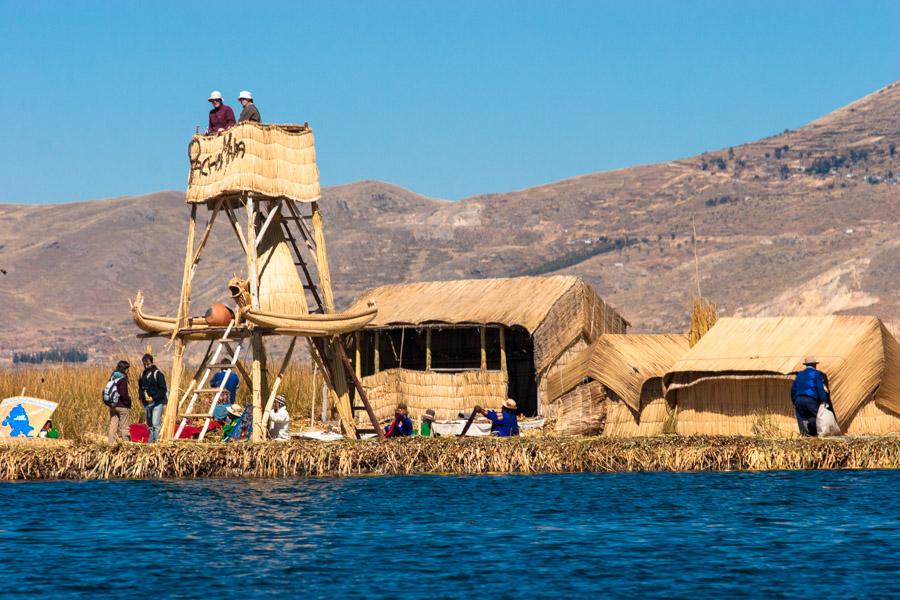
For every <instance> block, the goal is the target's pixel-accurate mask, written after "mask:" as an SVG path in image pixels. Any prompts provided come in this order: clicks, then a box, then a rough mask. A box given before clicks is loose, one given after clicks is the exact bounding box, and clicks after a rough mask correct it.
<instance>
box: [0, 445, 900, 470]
mask: <svg viewBox="0 0 900 600" xmlns="http://www.w3.org/2000/svg"><path fill="white" fill-rule="evenodd" d="M898 466H900V439H898V438H896V437H890V438H834V439H827V440H820V439H814V438H813V439H796V440H766V439H760V438H747V437H741V438H735V437H732V438H722V437H677V436H665V437H655V438H633V439H609V438H597V437H592V438H586V437H560V438H549V437H548V438H518V439H498V438H464V439H459V438H438V439H434V438H430V439H429V438H407V439H398V440H370V441H355V440H352V441H340V442H329V443H322V442H315V441H307V440H304V441H299V440H297V441H291V442H284V443H279V442H265V443H259V444H247V443H238V444H219V443H217V444H198V443H193V442H181V443H177V442H169V443H163V444H156V445H146V444H131V443H128V444H119V445H118V446H106V445H102V444H90V443H84V442H71V443H67V442H59V443H55V444H53V443H45V444H39V445H22V444H18V445H9V446H5V447H0V480H7V481H10V480H27V479H35V480H36V479H158V478H195V477H253V478H264V477H301V476H315V477H321V476H350V475H373V474H374V475H409V474H428V473H434V474H482V473H575V472H635V471H739V470H740V471H763V470H802V469H895V468H898Z"/></svg>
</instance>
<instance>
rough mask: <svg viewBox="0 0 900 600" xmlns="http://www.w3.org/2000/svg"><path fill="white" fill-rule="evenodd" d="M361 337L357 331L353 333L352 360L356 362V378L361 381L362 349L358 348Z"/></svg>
mask: <svg viewBox="0 0 900 600" xmlns="http://www.w3.org/2000/svg"><path fill="white" fill-rule="evenodd" d="M361 337H362V336H360V335H359V332H358V331H354V332H353V346H354V359H355V360H356V365H355V367H356V378H357V379H362V349H361V348H360V347H359V342H360V341H361Z"/></svg>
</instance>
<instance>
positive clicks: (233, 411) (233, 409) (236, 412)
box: [228, 404, 244, 417]
mask: <svg viewBox="0 0 900 600" xmlns="http://www.w3.org/2000/svg"><path fill="white" fill-rule="evenodd" d="M228 414H229V415H231V416H233V417H239V416H241V415H242V414H244V407H243V406H241V405H240V404H232V405H231V406H229V407H228Z"/></svg>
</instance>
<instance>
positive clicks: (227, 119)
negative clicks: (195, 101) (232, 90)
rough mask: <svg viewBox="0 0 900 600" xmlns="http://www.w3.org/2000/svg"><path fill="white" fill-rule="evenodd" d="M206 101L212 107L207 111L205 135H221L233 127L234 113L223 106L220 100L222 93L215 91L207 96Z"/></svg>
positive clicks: (228, 107) (223, 103)
mask: <svg viewBox="0 0 900 600" xmlns="http://www.w3.org/2000/svg"><path fill="white" fill-rule="evenodd" d="M208 100H209V102H210V104H212V105H213V107H212V110H210V111H209V128H208V129H207V130H206V135H209V134H211V133H221V132H223V131H225V130H226V129H228V128H230V127H234V122H235V121H234V111H233V110H231V107H230V106H226V105H225V102H224V101H223V100H222V92H220V91H218V90H215V91H214V92H213V93H211V94H210V95H209V98H208Z"/></svg>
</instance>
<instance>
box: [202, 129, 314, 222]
mask: <svg viewBox="0 0 900 600" xmlns="http://www.w3.org/2000/svg"><path fill="white" fill-rule="evenodd" d="M188 160H189V161H190V167H189V169H190V170H189V172H188V189H187V202H188V203H189V204H193V203H205V202H209V201H210V200H213V199H216V198H220V197H232V196H238V195H240V194H241V193H243V192H251V193H253V194H254V195H256V196H258V197H264V198H269V199H274V198H281V197H285V198H290V199H291V200H295V201H297V202H314V201H316V200H318V199H319V196H320V191H319V169H318V167H317V166H316V147H315V140H314V138H313V132H312V129H310V128H309V127H308V126H306V125H262V124H259V123H253V122H249V121H244V122H243V123H239V124H237V125H235V126H234V127H232V128H231V129H229V130H228V131H226V132H224V133H221V134H217V135H195V136H194V137H193V138H192V139H191V142H190V144H189V145H188Z"/></svg>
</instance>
